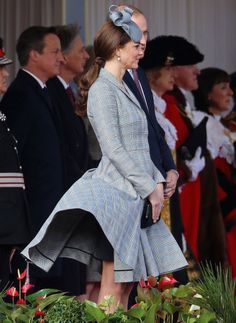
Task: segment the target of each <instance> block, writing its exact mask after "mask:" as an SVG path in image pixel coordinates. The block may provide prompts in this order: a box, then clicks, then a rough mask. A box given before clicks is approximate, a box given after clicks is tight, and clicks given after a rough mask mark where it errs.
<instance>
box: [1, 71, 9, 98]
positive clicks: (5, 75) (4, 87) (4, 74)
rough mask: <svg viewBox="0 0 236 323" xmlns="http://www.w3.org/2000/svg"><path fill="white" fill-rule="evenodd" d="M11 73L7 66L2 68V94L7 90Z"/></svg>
mask: <svg viewBox="0 0 236 323" xmlns="http://www.w3.org/2000/svg"><path fill="white" fill-rule="evenodd" d="M8 77H9V73H8V71H7V69H6V67H5V66H0V94H3V93H5V92H6V90H7V80H8Z"/></svg>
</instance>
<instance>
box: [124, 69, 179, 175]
mask: <svg viewBox="0 0 236 323" xmlns="http://www.w3.org/2000/svg"><path fill="white" fill-rule="evenodd" d="M138 77H139V80H140V83H141V85H142V88H143V92H144V94H145V99H146V102H147V105H148V109H147V105H146V103H145V102H144V100H143V98H142V96H141V94H140V92H139V90H138V88H137V86H136V84H135V82H134V80H133V78H132V77H131V75H130V73H129V72H126V73H125V75H124V81H125V83H126V84H127V85H128V87H129V88H130V90H131V91H132V92H133V93H134V95H135V96H136V98H137V99H138V101H139V103H140V105H141V107H142V109H143V110H144V112H145V113H146V116H147V121H148V142H149V147H150V155H151V159H152V161H153V163H154V164H155V166H156V167H157V168H158V169H159V171H160V172H161V173H162V175H163V176H164V177H166V172H168V171H169V170H171V169H176V166H175V163H174V161H173V157H172V155H171V151H170V149H169V147H168V145H167V143H166V141H165V137H164V131H163V129H162V128H161V127H160V125H159V124H158V122H157V120H156V116H155V110H154V102H153V96H152V92H151V89H150V85H149V82H148V80H147V77H146V75H145V73H144V72H143V70H142V69H141V68H140V67H139V68H138Z"/></svg>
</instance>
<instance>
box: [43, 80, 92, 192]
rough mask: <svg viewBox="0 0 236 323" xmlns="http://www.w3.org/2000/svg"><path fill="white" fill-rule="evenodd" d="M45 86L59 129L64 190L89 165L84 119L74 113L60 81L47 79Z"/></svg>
mask: <svg viewBox="0 0 236 323" xmlns="http://www.w3.org/2000/svg"><path fill="white" fill-rule="evenodd" d="M47 87H48V91H49V94H50V98H51V100H52V104H53V107H54V109H55V110H56V111H57V115H58V119H59V124H60V129H61V131H60V136H61V143H62V147H63V166H64V173H65V191H66V190H68V189H69V188H70V186H71V185H72V184H74V182H75V181H76V180H78V179H79V178H80V177H81V176H82V175H83V174H84V173H85V172H86V171H87V170H88V168H89V166H90V156H89V150H88V140H87V133H86V129H85V125H84V121H83V119H82V118H81V117H79V116H78V115H76V114H75V111H74V107H73V105H72V103H71V101H70V99H69V96H68V94H67V93H66V90H65V88H64V86H63V85H62V83H61V81H60V80H59V79H58V78H57V77H54V78H52V79H50V80H48V81H47Z"/></svg>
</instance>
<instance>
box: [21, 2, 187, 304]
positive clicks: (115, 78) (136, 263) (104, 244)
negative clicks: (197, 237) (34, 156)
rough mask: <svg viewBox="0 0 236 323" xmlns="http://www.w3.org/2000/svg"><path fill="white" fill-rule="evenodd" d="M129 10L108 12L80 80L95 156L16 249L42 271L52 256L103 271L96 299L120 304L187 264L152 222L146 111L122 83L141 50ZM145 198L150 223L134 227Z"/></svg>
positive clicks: (158, 181)
mask: <svg viewBox="0 0 236 323" xmlns="http://www.w3.org/2000/svg"><path fill="white" fill-rule="evenodd" d="M131 15H132V10H131V9H129V8H127V7H126V8H125V9H124V10H123V11H122V12H117V11H113V12H111V15H110V17H111V20H110V21H108V22H106V23H105V24H104V25H103V26H102V27H101V28H100V30H99V31H98V33H97V36H96V38H95V42H94V50H95V54H96V59H95V61H94V64H93V65H92V67H91V69H90V70H89V71H88V73H87V74H86V75H85V76H84V78H83V80H82V95H83V98H84V100H85V101H87V109H88V111H87V113H88V117H89V120H90V122H91V124H92V127H93V129H94V131H95V134H96V136H97V138H98V141H99V143H100V146H101V150H102V159H101V162H100V163H99V165H98V167H97V168H96V169H92V170H89V171H88V172H87V173H85V175H84V176H83V177H82V178H81V179H80V180H79V181H77V182H76V183H75V184H74V185H73V186H72V187H71V188H70V189H69V190H68V191H67V192H66V194H65V195H64V196H63V197H62V199H61V200H60V201H59V203H58V204H57V206H56V207H55V209H54V211H53V212H52V214H51V215H50V217H49V218H48V220H47V221H46V222H45V224H44V225H43V227H42V228H41V230H40V231H39V233H38V234H37V236H36V237H35V239H34V240H33V241H32V242H31V243H30V244H29V245H28V246H27V248H26V249H25V250H24V252H23V254H24V255H25V256H26V257H27V258H29V259H31V260H32V262H33V263H34V264H36V265H37V266H39V267H40V268H42V269H44V270H46V271H48V270H49V269H50V268H51V266H52V265H53V263H54V261H55V260H56V259H57V258H58V257H70V258H74V259H77V260H78V261H81V262H83V263H85V264H87V265H89V266H90V268H91V269H93V270H95V271H100V272H102V280H101V289H100V293H99V301H101V300H102V299H103V298H104V296H106V295H114V299H115V304H118V303H122V304H123V305H124V306H125V307H126V306H127V300H128V295H129V292H130V289H131V286H132V283H133V282H134V281H138V280H140V279H141V278H142V277H143V278H144V279H146V278H147V276H148V275H154V276H158V275H160V274H162V273H166V272H170V271H175V270H178V269H180V268H183V267H185V266H186V265H187V262H186V260H185V258H184V256H183V255H182V252H181V251H180V249H179V247H178V245H177V243H176V241H175V240H174V238H173V236H172V235H171V233H170V231H169V230H168V228H167V227H166V225H165V224H164V222H163V221H162V220H160V221H158V222H157V220H158V218H159V215H160V211H161V207H162V203H163V183H164V182H165V180H164V178H163V176H162V175H161V173H160V172H159V170H158V169H157V168H156V167H155V165H154V164H153V162H152V161H151V158H150V153H149V145H148V138H147V136H148V128H147V120H146V117H145V113H144V111H143V110H142V108H141V107H140V105H139V103H138V101H137V99H136V98H135V97H134V95H133V94H132V93H131V91H130V90H129V89H128V87H127V86H126V85H125V84H124V82H122V78H123V75H124V73H125V71H126V69H128V68H137V67H138V60H139V54H140V53H139V51H140V50H142V49H141V48H140V46H139V41H140V39H141V37H142V33H141V31H140V29H139V28H138V26H137V25H136V24H135V23H134V22H132V21H131V19H130V18H131ZM124 18H125V19H124ZM117 21H118V23H119V26H116V25H117V24H118V23H117ZM124 24H126V26H127V24H128V27H129V28H125V26H124ZM91 84H92V85H91ZM88 88H89V92H88V91H87V90H86V89H88ZM87 92H88V100H87ZM145 198H148V199H149V200H150V202H151V204H152V218H153V222H154V224H153V225H152V226H150V227H148V228H146V229H141V228H140V219H141V214H142V210H143V205H144V199H145ZM115 304H114V306H115Z"/></svg>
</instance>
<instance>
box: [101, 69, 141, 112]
mask: <svg viewBox="0 0 236 323" xmlns="http://www.w3.org/2000/svg"><path fill="white" fill-rule="evenodd" d="M99 76H100V77H104V78H105V79H106V80H108V81H109V82H110V83H112V84H113V85H115V86H116V87H117V88H119V89H120V90H121V91H122V92H123V93H124V94H125V95H126V96H127V97H128V98H129V99H130V100H131V101H132V102H133V103H134V104H135V105H136V106H137V107H138V108H139V109H141V110H142V108H141V106H140V103H139V101H138V100H137V98H136V97H135V95H134V94H133V93H132V92H131V91H130V89H129V87H128V86H127V85H126V84H125V82H123V81H122V82H119V81H118V80H117V79H116V78H115V77H114V76H113V75H112V74H111V73H109V72H108V71H106V70H105V69H104V68H103V69H101V71H100V75H99Z"/></svg>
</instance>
